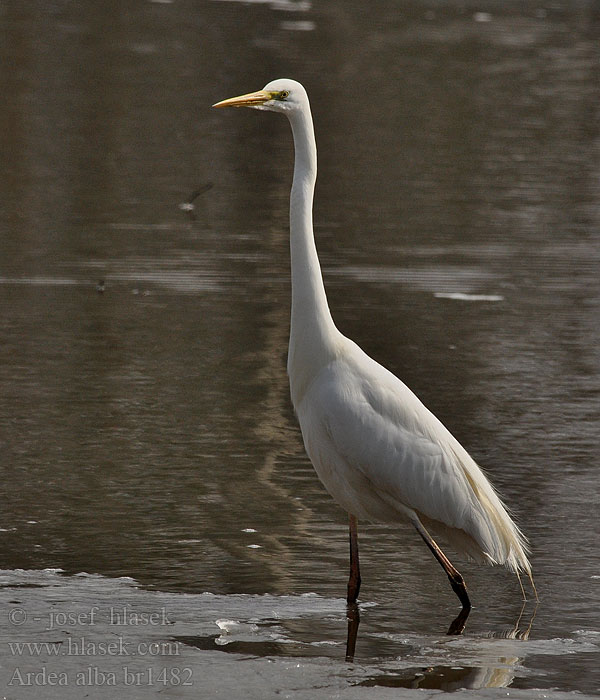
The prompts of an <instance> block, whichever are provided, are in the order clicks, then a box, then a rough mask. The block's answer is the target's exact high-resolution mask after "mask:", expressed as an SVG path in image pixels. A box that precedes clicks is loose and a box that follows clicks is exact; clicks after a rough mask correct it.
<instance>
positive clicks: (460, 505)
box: [215, 79, 531, 610]
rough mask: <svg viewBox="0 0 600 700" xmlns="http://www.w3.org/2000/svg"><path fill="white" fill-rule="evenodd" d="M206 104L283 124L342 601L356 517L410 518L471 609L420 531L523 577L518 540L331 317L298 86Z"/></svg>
mask: <svg viewBox="0 0 600 700" xmlns="http://www.w3.org/2000/svg"><path fill="white" fill-rule="evenodd" d="M215 106H217V107H227V106H234V107H238V106H245V107H254V108H257V109H267V110H271V111H278V112H283V113H284V114H286V116H287V117H288V119H289V121H290V124H291V127H292V133H293V137H294V145H295V165H294V180H293V185H292V192H291V197H290V250H291V268H292V318H291V330H290V345H289V354H288V374H289V378H290V389H291V395H292V402H293V404H294V408H295V410H296V413H297V415H298V420H299V422H300V427H301V429H302V436H303V439H304V445H305V447H306V451H307V453H308V456H309V457H310V459H311V461H312V463H313V465H314V467H315V470H316V472H317V474H318V476H319V478H320V480H321V481H322V482H323V484H324V486H325V488H326V489H327V491H328V492H329V493H330V494H331V496H332V497H333V498H334V499H335V500H336V501H337V503H338V504H339V505H340V506H341V507H342V508H344V509H345V510H346V511H348V513H349V514H350V542H351V575H350V581H349V585H348V602H354V601H355V600H356V597H357V596H358V590H359V587H360V573H359V567H358V544H357V534H356V518H360V519H363V518H364V519H366V520H371V521H384V522H390V521H392V522H393V521H408V522H410V523H412V524H413V525H414V526H415V527H416V529H417V531H418V532H419V534H420V535H421V536H422V537H423V539H424V540H425V542H426V543H427V545H428V547H429V548H430V549H431V551H432V552H433V554H434V555H435V556H436V558H437V559H438V561H439V562H440V564H441V565H442V566H443V567H444V570H445V571H446V573H447V574H448V577H449V579H450V582H451V584H452V588H453V589H454V591H455V592H456V593H457V595H458V596H459V598H460V600H461V602H462V604H463V609H464V610H468V609H469V608H470V601H469V598H468V595H467V593H466V588H465V586H464V581H463V579H462V577H461V576H460V574H459V573H458V571H457V570H456V569H455V568H454V567H453V566H452V564H451V563H450V562H449V560H448V559H447V558H446V556H445V555H444V554H443V552H442V551H441V549H440V548H439V547H438V545H437V544H436V543H435V541H434V540H433V539H432V538H431V535H430V534H429V532H428V529H429V528H431V529H433V530H435V531H436V532H439V533H440V534H442V535H443V536H444V537H445V539H447V540H448V541H449V542H450V544H451V545H452V546H453V547H454V548H455V549H456V550H457V551H458V552H460V553H464V554H466V555H468V556H470V557H471V558H473V559H475V560H477V561H481V562H487V563H490V564H503V565H505V566H507V567H508V568H509V569H511V570H512V571H514V572H516V573H518V572H519V571H525V572H526V573H527V575H528V576H529V577H530V579H531V567H530V564H529V561H528V558H527V544H526V540H525V538H524V536H523V534H522V533H521V532H520V530H519V529H518V527H517V526H516V525H515V523H514V522H513V521H512V519H511V517H510V516H509V514H508V513H507V510H506V508H505V507H504V505H503V504H502V502H501V500H500V499H499V497H498V495H497V494H496V492H495V491H494V488H493V487H492V485H491V484H490V482H489V481H488V480H487V478H486V477H485V475H484V474H483V472H482V471H481V469H480V468H479V467H478V465H477V464H476V463H475V462H474V460H473V459H472V458H471V457H470V456H469V454H468V453H467V451H466V450H465V449H464V448H463V447H462V446H461V445H460V443H459V442H458V441H457V440H456V439H455V438H454V437H453V436H452V434H451V433H450V432H449V431H448V430H447V429H446V428H445V427H444V425H443V424H442V423H441V422H440V421H439V420H438V419H437V418H436V417H435V416H434V415H433V414H432V413H431V412H430V411H429V410H428V409H427V408H426V407H425V406H424V405H423V404H422V403H421V401H420V400H419V399H418V398H417V397H416V396H415V394H413V392H412V391H411V390H410V389H409V388H408V387H407V386H406V385H405V384H404V383H403V382H402V381H400V380H399V379H398V378H397V377H396V376H394V375H393V374H392V373H391V372H389V371H388V370H386V369H385V368H384V367H382V366H381V365H379V364H378V363H377V362H375V360H373V359H371V358H370V357H369V356H368V355H366V354H365V353H364V352H363V351H362V350H361V349H360V348H359V347H358V345H356V343H354V342H353V341H351V340H349V339H348V338H346V337H345V336H343V335H342V334H341V333H340V332H339V331H338V330H337V328H336V327H335V325H334V323H333V320H332V318H331V314H330V311H329V307H328V304H327V298H326V295H325V289H324V286H323V279H322V275H321V269H320V265H319V259H318V256H317V251H316V247H315V242H314V236H313V230H312V201H313V192H314V186H315V180H316V174H317V153H316V145H315V139H314V131H313V123H312V116H311V112H310V106H309V102H308V96H307V94H306V91H305V90H304V88H303V86H302V85H300V83H298V82H296V81H293V80H288V79H282V80H275V81H273V82H271V83H269V84H268V85H266V86H265V87H264V88H263V90H259V91H258V92H255V93H250V94H248V95H242V96H241V97H236V98H232V99H229V100H224V101H223V102H219V103H217V105H215Z"/></svg>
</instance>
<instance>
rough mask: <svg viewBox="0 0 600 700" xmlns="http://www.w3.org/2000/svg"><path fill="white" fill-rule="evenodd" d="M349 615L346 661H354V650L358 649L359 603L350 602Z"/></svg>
mask: <svg viewBox="0 0 600 700" xmlns="http://www.w3.org/2000/svg"><path fill="white" fill-rule="evenodd" d="M346 614H347V616H348V636H347V638H346V661H350V662H352V661H354V651H355V649H356V635H357V634H358V626H359V625H360V613H359V612H358V605H357V604H356V603H350V604H349V605H348V610H347V612H346Z"/></svg>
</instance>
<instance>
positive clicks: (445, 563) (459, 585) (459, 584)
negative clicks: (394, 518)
mask: <svg viewBox="0 0 600 700" xmlns="http://www.w3.org/2000/svg"><path fill="white" fill-rule="evenodd" d="M413 525H414V526H415V527H416V529H417V532H418V533H419V535H421V537H422V538H423V539H424V540H425V544H426V545H427V546H428V547H429V549H430V550H431V553H432V554H433V556H434V557H435V558H436V559H437V560H438V561H439V563H440V564H441V565H442V568H443V569H444V571H445V572H446V574H447V575H448V579H449V580H450V585H451V586H452V590H453V591H454V592H455V593H456V595H457V596H458V599H459V600H460V602H461V603H462V606H463V610H470V609H471V601H470V600H469V596H468V594H467V587H466V586H465V580H464V579H463V577H462V575H461V574H460V572H459V571H458V570H457V569H455V568H454V566H452V562H451V561H450V559H448V557H447V556H446V555H445V554H444V552H442V550H441V549H440V547H439V545H438V544H437V542H436V541H435V540H434V539H433V537H432V536H431V535H430V534H429V533H428V532H427V530H426V529H425V528H424V527H423V523H422V522H421V521H420V520H419V519H418V518H415V519H413Z"/></svg>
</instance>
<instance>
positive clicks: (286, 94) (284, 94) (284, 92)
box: [279, 90, 290, 100]
mask: <svg viewBox="0 0 600 700" xmlns="http://www.w3.org/2000/svg"><path fill="white" fill-rule="evenodd" d="M289 95H290V91H289V90H282V91H281V92H280V93H279V99H280V100H285V98H286V97H289Z"/></svg>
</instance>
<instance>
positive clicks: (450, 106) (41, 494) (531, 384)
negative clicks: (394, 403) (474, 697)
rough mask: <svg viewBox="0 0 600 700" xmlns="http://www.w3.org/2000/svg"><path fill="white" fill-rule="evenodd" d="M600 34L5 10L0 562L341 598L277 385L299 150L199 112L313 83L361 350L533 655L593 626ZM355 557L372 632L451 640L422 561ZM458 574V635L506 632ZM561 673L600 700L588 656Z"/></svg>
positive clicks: (85, 8)
mask: <svg viewBox="0 0 600 700" xmlns="http://www.w3.org/2000/svg"><path fill="white" fill-rule="evenodd" d="M599 38H600V5H599V4H598V3H597V2H595V1H589V2H583V1H582V2H542V1H540V2H537V1H536V2H530V1H528V0H526V1H522V0H521V1H520V2H504V1H503V2H493V1H491V0H482V1H481V2H469V1H465V2H462V1H460V2H459V1H456V2H454V1H452V2H443V3H442V2H434V1H426V0H418V1H414V2H392V1H391V0H390V1H383V0H382V1H377V2H370V3H365V2H359V1H358V0H356V1H354V0H352V1H345V2H320V1H318V0H313V1H307V0H298V1H293V0H273V1H271V2H269V1H267V0H255V1H250V0H248V1H246V2H236V1H227V0H214V1H209V2H203V1H200V0H198V1H194V2H193V1H192V0H137V1H132V0H129V1H126V2H114V1H110V0H109V1H107V2H102V3H95V2H85V1H80V2H77V3H74V2H67V1H65V2H60V1H57V2H43V1H41V0H40V1H37V2H36V1H35V0H34V1H33V2H27V3H4V4H2V6H0V52H1V64H0V65H1V66H2V67H1V69H0V81H1V83H0V85H1V90H2V95H3V100H2V104H1V106H0V142H1V146H0V173H1V175H0V178H1V182H2V186H1V188H0V198H1V200H0V202H1V205H0V468H1V470H2V483H3V499H2V501H3V504H2V505H3V507H2V512H1V516H0V517H1V519H0V567H1V568H4V569H13V568H44V567H60V568H62V569H64V570H65V571H67V572H71V573H72V572H79V571H87V572H95V573H101V574H104V575H107V576H120V575H127V576H132V577H134V578H135V579H136V580H137V581H138V582H139V583H140V584H142V585H143V586H146V587H151V588H158V589H162V590H171V591H186V592H201V591H211V592H214V593H251V594H261V593H267V592H268V593H277V594H284V593H285V594H296V593H306V592H316V593H318V594H320V595H323V596H332V597H340V598H341V597H342V596H343V595H344V593H345V585H346V576H347V542H346V538H347V531H346V515H345V513H343V512H342V511H341V510H340V509H339V508H338V507H337V506H336V505H335V503H333V501H332V500H331V499H330V498H329V496H328V495H327V494H326V493H325V491H324V489H323V488H322V487H321V485H320V484H319V482H318V480H317V478H316V475H315V474H314V472H313V469H312V467H311V465H310V463H309V462H308V459H307V457H306V456H305V454H304V451H303V447H302V442H301V436H300V433H299V430H298V427H297V425H296V421H295V419H294V417H293V412H292V409H291V405H290V400H289V395H288V386H287V377H286V373H285V362H286V352H287V336H288V328H289V319H288V316H289V296H290V289H289V286H290V284H289V254H288V229H287V217H288V196H289V187H290V183H291V169H292V161H293V151H292V142H291V135H290V133H289V126H288V124H287V121H286V120H285V119H283V118H281V117H280V116H278V115H272V114H264V113H259V112H250V111H248V110H231V111H230V112H220V111H216V110H215V111H211V109H210V105H211V104H212V103H214V102H216V101H217V100H221V99H224V98H226V97H231V96H234V95H237V94H241V93H244V92H249V91H253V90H256V89H259V88H261V87H262V86H263V85H264V84H265V83H267V82H268V81H269V80H271V79H273V78H278V77H290V78H295V79H297V80H300V81H301V82H302V83H304V85H305V86H306V88H307V90H308V92H309V95H310V97H311V102H312V109H313V116H314V120H315V128H316V134H317V144H318V149H319V177H318V182H317V193H316V200H315V233H316V238H317V245H318V248H319V252H320V256H321V260H322V264H323V271H324V277H325V283H326V287H327V290H328V294H329V302H330V306H331V308H332V312H333V315H334V318H335V320H336V323H337V325H338V327H339V328H340V330H342V332H344V333H346V334H347V335H349V336H350V337H352V338H353V339H355V340H356V341H357V342H358V343H359V344H360V345H362V347H363V348H364V349H365V350H366V351H367V352H368V353H369V354H371V355H372V356H373V357H374V358H375V359H376V360H378V361H379V362H381V363H382V364H384V365H386V366H387V367H388V368H389V369H391V370H392V371H394V372H395V373H396V374H397V375H398V376H400V377H401V378H402V379H403V380H404V381H405V382H406V383H407V384H408V385H409V386H410V387H411V388H412V389H413V390H414V391H415V392H416V393H417V395H418V396H420V398H421V399H422V400H423V401H424V403H425V404H426V405H427V406H428V407H429V408H430V409H431V410H433V411H434V413H436V415H437V416H438V417H440V418H441V419H442V421H443V422H444V423H445V424H446V425H447V426H448V427H449V428H450V430H451V431H452V432H453V433H454V434H455V436H456V437H457V438H458V439H459V440H460V441H461V442H462V443H463V444H464V445H465V447H467V449H469V451H470V452H471V454H472V455H473V457H474V458H475V459H476V460H477V461H478V462H479V463H481V464H482V466H483V467H484V468H485V469H486V471H487V472H488V474H489V476H490V477H491V479H492V481H493V482H494V484H495V485H496V486H497V487H498V488H499V490H500V492H501V493H502V495H503V496H504V498H505V500H506V501H507V503H508V504H509V506H510V507H511V508H512V510H513V511H514V514H515V517H516V519H517V520H518V522H519V524H520V525H521V527H522V528H523V530H524V532H525V533H526V534H527V535H528V537H529V538H530V540H531V545H532V550H533V556H532V561H533V567H534V572H535V576H536V582H537V585H538V589H539V592H540V597H541V604H540V607H539V610H538V613H537V617H536V620H535V622H534V624H533V627H532V632H531V634H532V636H535V635H538V636H539V637H540V638H541V637H543V636H547V637H549V638H554V637H558V636H562V637H569V635H570V634H572V632H573V631H574V630H581V629H584V630H592V631H594V630H595V633H597V632H598V629H599V621H598V617H597V610H598V604H599V603H600V591H599V583H600V566H599V560H598V537H599V536H600V525H599V519H598V513H597V508H598V503H599V502H600V493H599V491H600V488H599V486H598V483H599V480H598V467H599V464H598V449H597V448H598V420H599V418H600V401H599V399H600V378H599V347H600V331H599V322H598V319H599V312H600V281H599V279H600V278H599V275H598V263H599V258H600V254H599V247H598V243H599V226H598V224H599V220H600V203H599V202H600V200H599V197H600V186H599V182H600V181H599V176H600V139H599V128H598V126H599V121H598V116H599V115H598V105H599V99H598V98H599V96H600V80H599V78H600V44H599ZM192 200H193V201H192ZM361 545H362V551H361V556H362V562H361V563H362V568H363V588H362V591H361V598H362V599H363V600H364V601H371V602H375V603H378V605H377V606H375V607H373V608H369V609H368V610H367V612H366V613H365V614H364V615H363V628H364V626H365V625H366V626H367V629H370V630H372V631H376V632H379V633H385V632H391V631H394V632H398V631H403V630H406V631H411V632H431V631H432V630H433V629H435V630H439V631H443V630H445V628H446V627H447V623H449V621H450V619H451V617H452V616H453V611H454V606H455V605H456V600H455V598H454V594H453V593H452V591H451V590H450V588H449V586H448V585H447V581H446V579H445V576H444V575H443V572H442V571H441V569H439V567H438V565H437V563H436V562H435V561H434V560H433V558H432V557H431V555H430V554H429V552H428V551H427V550H426V548H425V547H424V546H423V544H422V543H421V541H420V540H419V538H418V537H417V536H416V535H415V534H414V533H413V532H412V531H411V530H409V529H405V528H399V527H391V526H382V525H373V526H362V535H361ZM457 563H460V562H459V560H457ZM461 570H462V571H463V573H464V575H465V578H466V580H467V582H468V584H469V587H470V591H471V597H472V600H473V601H474V603H475V606H476V610H475V612H474V614H472V616H471V619H470V621H469V627H468V631H469V632H472V633H480V634H495V633H498V632H499V631H500V632H501V631H502V630H503V629H507V628H510V627H512V626H513V625H514V623H515V621H516V619H517V617H518V615H519V611H520V608H521V601H520V591H519V587H518V583H517V582H516V580H515V579H514V577H512V576H511V575H509V574H508V573H507V572H504V571H503V570H497V569H488V568H482V567H479V566H475V565H472V564H468V563H467V564H465V565H462V566H461ZM424 582H426V584H425V585H424ZM373 653H376V652H373ZM540 659H541V660H538V661H539V664H541V667H544V668H545V673H547V674H548V678H549V680H548V684H549V687H550V686H552V687H559V688H563V687H564V688H576V689H580V690H584V691H585V690H590V689H594V688H596V689H597V682H596V681H592V680H591V666H590V661H588V659H590V655H587V656H586V655H579V656H578V655H577V654H576V655H574V656H571V657H570V658H569V659H568V662H569V663H568V664H566V663H565V664H563V665H561V664H557V661H556V659H554V658H551V657H548V661H547V662H546V661H544V659H543V657H540ZM536 663H537V662H536ZM544 664H546V666H544ZM527 682H528V681H527V677H526V676H525V677H524V678H522V679H521V680H519V681H518V683H520V684H521V686H522V687H527ZM518 683H517V685H518ZM538 683H539V679H538Z"/></svg>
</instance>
